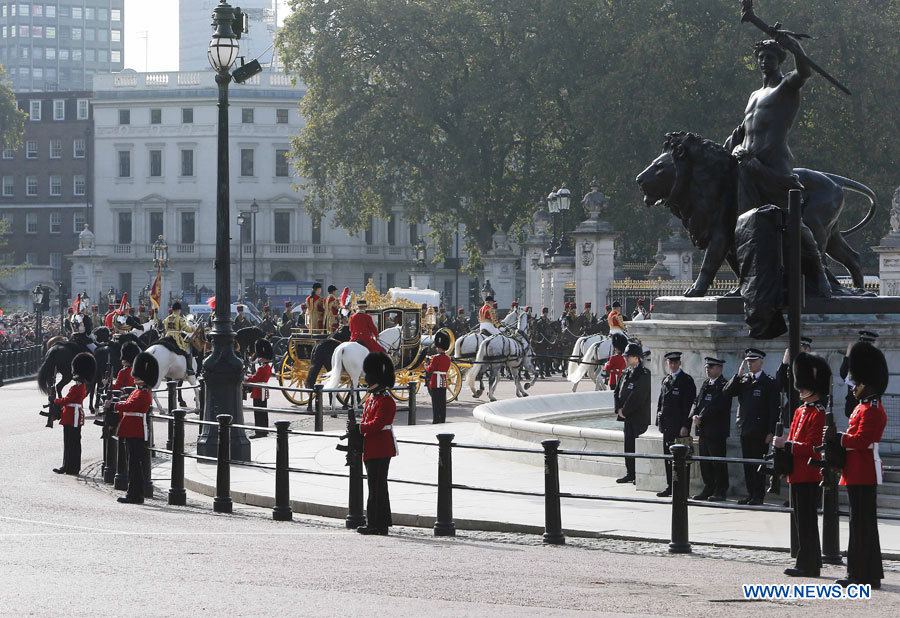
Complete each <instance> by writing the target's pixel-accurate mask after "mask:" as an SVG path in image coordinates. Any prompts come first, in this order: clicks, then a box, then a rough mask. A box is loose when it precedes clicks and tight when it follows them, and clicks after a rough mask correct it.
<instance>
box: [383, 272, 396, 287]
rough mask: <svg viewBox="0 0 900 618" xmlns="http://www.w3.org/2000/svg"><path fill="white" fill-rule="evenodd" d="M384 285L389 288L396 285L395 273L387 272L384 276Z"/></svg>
mask: <svg viewBox="0 0 900 618" xmlns="http://www.w3.org/2000/svg"><path fill="white" fill-rule="evenodd" d="M384 285H385V287H386V288H387V289H389V290H390V289H391V288H393V287H396V285H397V273H387V274H386V275H385V277H384Z"/></svg>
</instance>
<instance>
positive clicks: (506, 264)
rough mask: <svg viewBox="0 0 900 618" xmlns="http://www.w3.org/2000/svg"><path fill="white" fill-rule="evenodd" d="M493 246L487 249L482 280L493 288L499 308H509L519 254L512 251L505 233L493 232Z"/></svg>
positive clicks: (513, 297) (514, 286) (513, 292)
mask: <svg viewBox="0 0 900 618" xmlns="http://www.w3.org/2000/svg"><path fill="white" fill-rule="evenodd" d="M493 243H494V246H493V248H492V249H491V250H490V251H488V252H487V253H486V254H485V255H484V258H483V259H482V261H483V262H484V280H485V281H490V282H491V287H493V288H494V300H495V301H497V305H498V306H499V307H500V308H501V309H509V306H510V305H511V304H512V301H513V300H515V293H516V265H517V264H518V262H519V255H518V253H516V252H515V251H513V249H512V247H510V245H509V241H508V240H507V238H506V234H504V233H501V232H497V233H495V234H494V239H493Z"/></svg>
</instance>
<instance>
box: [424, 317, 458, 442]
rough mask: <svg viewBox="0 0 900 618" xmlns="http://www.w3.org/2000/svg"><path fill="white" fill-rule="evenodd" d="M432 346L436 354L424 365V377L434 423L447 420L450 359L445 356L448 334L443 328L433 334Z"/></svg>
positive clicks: (448, 340) (447, 347)
mask: <svg viewBox="0 0 900 618" xmlns="http://www.w3.org/2000/svg"><path fill="white" fill-rule="evenodd" d="M434 348H435V350H437V354H435V355H434V356H432V357H431V359H430V360H429V361H428V365H426V366H425V379H426V381H427V383H428V394H429V395H431V410H432V419H433V421H432V422H433V423H434V424H438V423H444V422H446V421H447V371H449V370H450V365H451V363H452V361H451V360H450V357H449V356H447V350H448V349H449V348H450V336H449V335H448V334H447V333H446V332H444V331H443V330H439V331H438V332H437V333H436V334H435V335H434Z"/></svg>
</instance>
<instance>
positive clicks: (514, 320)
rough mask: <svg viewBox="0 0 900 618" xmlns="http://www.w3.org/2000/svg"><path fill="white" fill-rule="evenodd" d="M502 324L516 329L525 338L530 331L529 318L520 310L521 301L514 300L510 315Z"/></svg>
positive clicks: (507, 315)
mask: <svg viewBox="0 0 900 618" xmlns="http://www.w3.org/2000/svg"><path fill="white" fill-rule="evenodd" d="M501 324H503V325H504V326H507V327H509V328H511V329H515V330H516V331H518V332H519V334H521V335H522V336H523V337H524V336H525V335H526V333H525V331H526V330H528V317H527V316H526V314H525V312H524V311H522V309H520V308H519V301H517V300H514V301H513V302H512V305H511V306H510V309H509V313H507V314H506V316H505V317H504V318H503V321H502V322H501Z"/></svg>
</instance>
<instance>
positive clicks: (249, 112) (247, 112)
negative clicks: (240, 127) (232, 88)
mask: <svg viewBox="0 0 900 618" xmlns="http://www.w3.org/2000/svg"><path fill="white" fill-rule="evenodd" d="M241 122H242V123H244V124H253V108H252V107H244V108H242V109H241Z"/></svg>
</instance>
